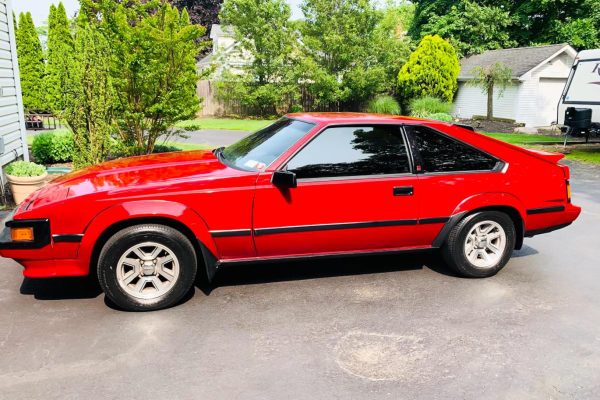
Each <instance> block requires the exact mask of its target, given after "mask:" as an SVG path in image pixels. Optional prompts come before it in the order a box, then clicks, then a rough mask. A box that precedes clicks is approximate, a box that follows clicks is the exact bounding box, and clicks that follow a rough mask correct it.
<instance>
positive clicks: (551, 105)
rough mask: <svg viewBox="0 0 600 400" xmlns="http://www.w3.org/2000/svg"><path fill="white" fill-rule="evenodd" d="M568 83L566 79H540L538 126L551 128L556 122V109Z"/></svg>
mask: <svg viewBox="0 0 600 400" xmlns="http://www.w3.org/2000/svg"><path fill="white" fill-rule="evenodd" d="M566 83H567V79H566V78H540V85H539V90H538V99H537V105H538V118H537V121H538V122H537V126H550V125H551V124H552V122H554V121H556V108H557V106H558V101H559V100H560V95H561V94H562V91H563V89H564V87H565V84H566Z"/></svg>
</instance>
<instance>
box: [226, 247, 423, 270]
mask: <svg viewBox="0 0 600 400" xmlns="http://www.w3.org/2000/svg"><path fill="white" fill-rule="evenodd" d="M430 250H435V248H434V247H431V246H429V247H411V248H406V249H391V250H370V251H352V252H338V253H323V254H310V255H298V256H273V257H254V258H244V259H235V260H220V261H218V262H217V267H219V266H221V265H236V264H261V263H269V262H285V261H303V260H317V259H318V260H322V259H330V258H347V257H364V256H373V255H393V254H406V253H415V252H424V251H430Z"/></svg>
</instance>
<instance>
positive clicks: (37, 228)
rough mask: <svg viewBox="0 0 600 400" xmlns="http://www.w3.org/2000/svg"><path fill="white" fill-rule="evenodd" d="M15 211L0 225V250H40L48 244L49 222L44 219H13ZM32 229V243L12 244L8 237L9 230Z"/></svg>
mask: <svg viewBox="0 0 600 400" xmlns="http://www.w3.org/2000/svg"><path fill="white" fill-rule="evenodd" d="M14 214H15V211H12V212H11V213H10V214H8V215H7V216H6V217H5V218H4V220H3V221H2V223H1V224H0V229H1V230H0V250H4V249H6V250H20V249H40V248H42V247H44V246H46V245H48V244H50V221H49V220H48V219H47V218H45V219H13V216H14ZM18 227H31V228H33V238H34V240H33V241H30V242H14V241H12V239H11V236H10V230H11V228H18Z"/></svg>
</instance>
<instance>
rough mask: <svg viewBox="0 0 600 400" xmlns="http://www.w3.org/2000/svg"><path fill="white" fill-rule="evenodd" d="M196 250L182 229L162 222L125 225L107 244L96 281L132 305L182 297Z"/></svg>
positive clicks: (142, 307)
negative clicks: (161, 223) (179, 229)
mask: <svg viewBox="0 0 600 400" xmlns="http://www.w3.org/2000/svg"><path fill="white" fill-rule="evenodd" d="M196 269H197V266H196V252H195V251H194V247H193V245H192V244H191V243H190V241H189V240H188V238H187V237H186V236H185V235H183V234H182V233H181V232H179V231H178V230H176V229H174V228H171V227H169V226H164V225H158V224H144V225H136V226H131V227H128V228H125V229H123V230H121V231H119V232H117V233H116V234H114V235H113V236H112V237H111V238H110V239H109V240H108V241H107V242H106V244H105V245H104V247H103V248H102V251H101V252H100V256H99V258H98V281H99V282H100V286H101V287H102V289H103V290H104V293H105V294H106V296H107V297H108V298H109V299H110V300H111V301H112V302H113V303H115V304H116V305H117V306H118V307H120V308H122V309H125V310H129V311H152V310H159V309H161V308H166V307H170V306H172V305H174V304H176V303H177V302H179V301H180V300H181V299H182V298H183V296H185V294H186V293H188V291H189V290H190V289H191V287H192V285H193V284H194V279H195V276H196Z"/></svg>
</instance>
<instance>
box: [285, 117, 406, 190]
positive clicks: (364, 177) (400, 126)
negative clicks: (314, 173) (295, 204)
mask: <svg viewBox="0 0 600 400" xmlns="http://www.w3.org/2000/svg"><path fill="white" fill-rule="evenodd" d="M300 121H302V120H300ZM345 126H356V127H374V126H393V127H395V128H397V129H398V132H399V133H400V136H401V137H402V141H403V142H404V147H405V148H406V155H407V157H408V169H409V172H402V173H396V174H377V175H349V176H330V177H319V178H298V182H329V181H334V182H335V181H341V180H367V179H386V178H394V177H399V178H400V177H407V176H414V175H415V167H414V160H413V157H412V154H411V151H410V144H409V141H408V136H407V134H406V132H405V130H404V129H403V124H394V123H377V122H374V123H368V122H360V123H351V122H346V123H336V124H326V125H324V126H323V127H322V128H321V129H319V130H318V131H317V132H316V133H315V134H314V135H313V136H312V137H311V138H310V139H309V140H308V141H307V142H306V143H304V144H303V145H302V146H300V147H299V148H298V149H297V150H296V151H295V152H294V153H292V154H291V155H290V156H289V157H287V158H286V159H285V160H283V161H282V162H281V163H280V164H279V166H278V167H277V168H275V170H277V171H286V170H287V165H288V163H289V162H290V161H291V160H292V159H293V158H294V157H295V156H296V155H297V154H298V153H299V152H301V151H302V150H303V149H304V148H305V147H306V146H308V144H309V143H311V142H312V141H313V140H315V139H316V138H317V137H318V136H319V135H321V134H322V133H323V132H324V131H326V130H327V129H329V128H339V127H345Z"/></svg>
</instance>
